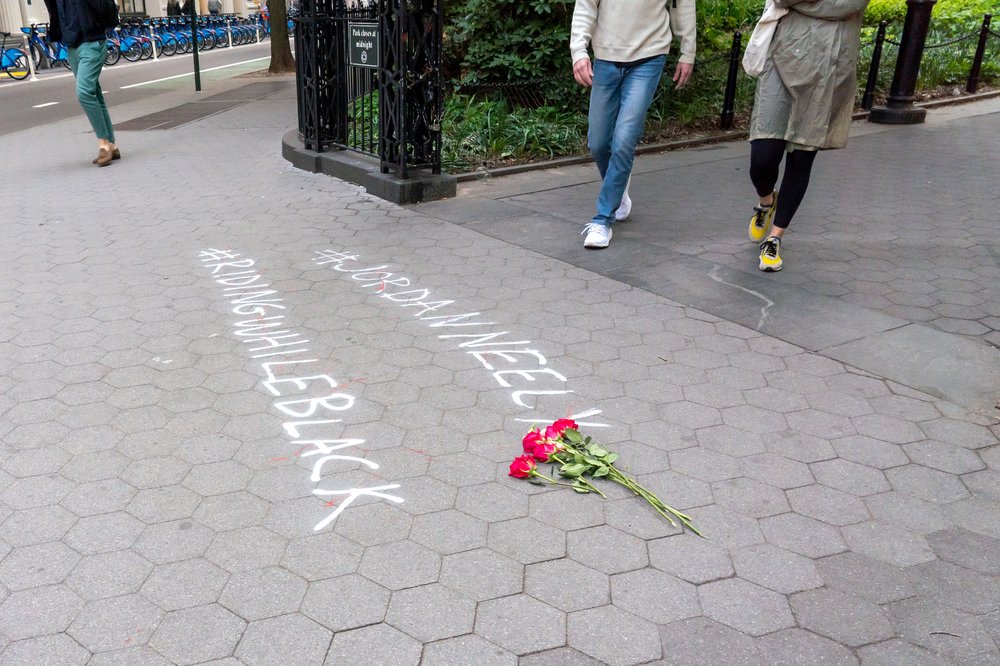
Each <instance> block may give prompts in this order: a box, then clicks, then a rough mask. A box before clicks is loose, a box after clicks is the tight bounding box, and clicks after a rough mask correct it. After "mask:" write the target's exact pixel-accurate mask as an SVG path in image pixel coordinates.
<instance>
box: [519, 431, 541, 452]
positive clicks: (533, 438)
mask: <svg viewBox="0 0 1000 666" xmlns="http://www.w3.org/2000/svg"><path fill="white" fill-rule="evenodd" d="M544 439H545V438H544V437H543V436H542V433H540V432H538V431H537V430H534V429H532V430H531V431H529V432H528V434H527V435H525V436H524V439H522V440H521V445H522V446H524V452H525V453H531V452H532V451H534V450H535V447H536V446H538V445H539V444H541V443H542V440H544Z"/></svg>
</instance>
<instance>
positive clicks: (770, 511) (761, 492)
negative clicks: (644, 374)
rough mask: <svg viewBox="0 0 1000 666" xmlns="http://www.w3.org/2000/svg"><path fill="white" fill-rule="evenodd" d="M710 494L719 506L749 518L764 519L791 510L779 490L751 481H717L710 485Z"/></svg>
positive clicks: (743, 479)
mask: <svg viewBox="0 0 1000 666" xmlns="http://www.w3.org/2000/svg"><path fill="white" fill-rule="evenodd" d="M712 494H713V495H714V496H715V500H716V502H718V503H719V505H721V506H724V507H726V508H727V509H729V510H731V511H735V512H736V513H741V514H743V515H745V516H749V517H751V518H765V517H767V516H774V515H777V514H779V513H785V512H786V511H790V510H791V509H790V507H789V506H788V501H787V500H786V499H785V494H784V493H783V492H782V491H781V490H780V489H778V488H775V487H774V486H769V485H767V484H764V483H761V482H759V481H753V480H752V479H747V478H740V479H729V480H726V481H717V482H716V483H714V484H712Z"/></svg>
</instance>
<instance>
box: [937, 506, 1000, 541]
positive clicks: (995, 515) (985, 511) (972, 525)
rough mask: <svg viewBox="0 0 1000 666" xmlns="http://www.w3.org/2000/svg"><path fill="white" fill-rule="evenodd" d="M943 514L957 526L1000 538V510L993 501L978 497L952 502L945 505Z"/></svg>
mask: <svg viewBox="0 0 1000 666" xmlns="http://www.w3.org/2000/svg"><path fill="white" fill-rule="evenodd" d="M945 516H946V517H947V518H948V520H949V521H950V522H952V523H953V524H954V525H955V526H957V527H962V528H965V529H967V530H969V531H971V532H978V533H980V534H985V535H986V536H990V537H993V538H994V539H1000V512H997V511H996V503H995V502H988V501H984V500H981V499H979V498H971V499H966V500H960V501H958V502H952V503H951V504H949V505H948V506H946V507H945Z"/></svg>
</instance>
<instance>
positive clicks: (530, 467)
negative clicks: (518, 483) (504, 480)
mask: <svg viewBox="0 0 1000 666" xmlns="http://www.w3.org/2000/svg"><path fill="white" fill-rule="evenodd" d="M537 467H538V465H537V464H536V463H535V460H534V458H532V457H531V456H529V455H523V456H518V457H516V458H514V462H512V463H511V464H510V475H511V476H512V477H514V478H515V479H527V478H529V477H530V476H532V475H533V474H534V471H535V469H536V468H537Z"/></svg>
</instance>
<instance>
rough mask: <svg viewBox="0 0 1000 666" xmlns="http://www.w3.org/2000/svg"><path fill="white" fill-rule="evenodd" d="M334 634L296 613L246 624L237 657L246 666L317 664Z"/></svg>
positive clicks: (323, 657) (320, 661) (308, 665)
mask: <svg viewBox="0 0 1000 666" xmlns="http://www.w3.org/2000/svg"><path fill="white" fill-rule="evenodd" d="M332 637H333V634H332V633H331V632H330V631H328V630H326V629H324V628H323V627H321V626H319V625H318V624H316V623H315V622H313V621H311V620H309V619H308V618H305V617H303V616H302V615H299V614H291V615H283V616H281V617H273V618H269V619H266V620H257V621H255V622H251V623H250V624H249V625H247V628H246V631H244V632H243V637H242V638H241V639H240V643H239V645H238V646H237V648H236V656H237V657H238V658H239V660H240V662H241V663H244V664H247V665H248V666H269V665H270V664H278V663H286V664H302V666H312V665H313V664H315V665H317V666H318V665H320V664H322V663H323V660H324V659H325V658H326V655H327V652H328V651H329V648H330V641H331V639H332Z"/></svg>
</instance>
